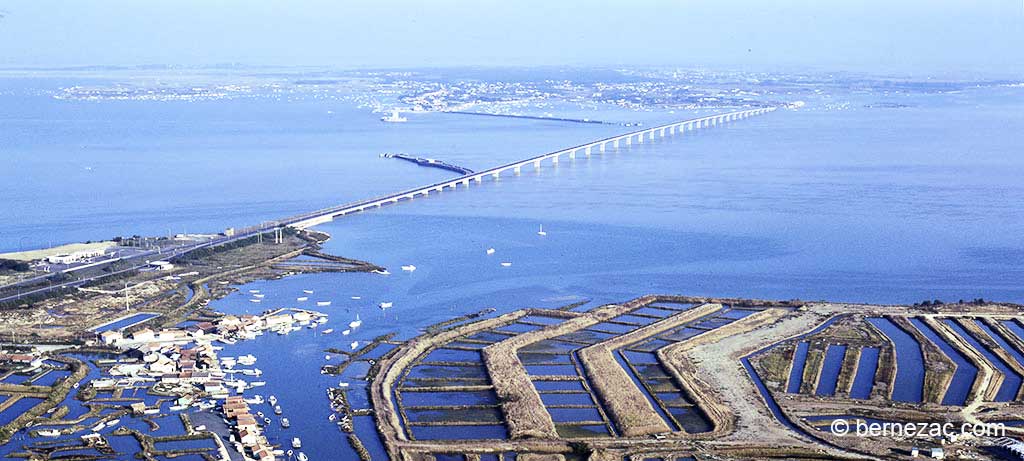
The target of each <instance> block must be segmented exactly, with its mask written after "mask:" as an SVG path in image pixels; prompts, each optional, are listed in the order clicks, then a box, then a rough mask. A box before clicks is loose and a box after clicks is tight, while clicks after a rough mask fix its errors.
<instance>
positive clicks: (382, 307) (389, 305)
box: [379, 302, 395, 310]
mask: <svg viewBox="0 0 1024 461" xmlns="http://www.w3.org/2000/svg"><path fill="white" fill-rule="evenodd" d="M394 304H395V303H393V302H386V303H380V304H379V306H380V310H385V309H390V308H391V306H393V305H394Z"/></svg>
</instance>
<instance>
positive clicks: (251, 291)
mask: <svg viewBox="0 0 1024 461" xmlns="http://www.w3.org/2000/svg"><path fill="white" fill-rule="evenodd" d="M259 292H260V290H249V293H259Z"/></svg>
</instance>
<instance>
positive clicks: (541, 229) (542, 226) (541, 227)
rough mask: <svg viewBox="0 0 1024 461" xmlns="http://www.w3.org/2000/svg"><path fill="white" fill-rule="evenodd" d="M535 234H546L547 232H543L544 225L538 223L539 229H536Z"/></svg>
mask: <svg viewBox="0 0 1024 461" xmlns="http://www.w3.org/2000/svg"><path fill="white" fill-rule="evenodd" d="M537 235H540V236H545V235H548V233H547V232H544V225H543V224H541V225H540V230H539V231H537Z"/></svg>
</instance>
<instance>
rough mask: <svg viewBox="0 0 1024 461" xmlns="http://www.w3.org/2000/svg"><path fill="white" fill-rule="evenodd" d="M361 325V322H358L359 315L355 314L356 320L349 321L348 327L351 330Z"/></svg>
mask: <svg viewBox="0 0 1024 461" xmlns="http://www.w3.org/2000/svg"><path fill="white" fill-rule="evenodd" d="M362 324H363V321H362V320H359V314H356V319H355V320H353V321H351V322H349V323H348V326H349V327H351V328H359V326H360V325H362Z"/></svg>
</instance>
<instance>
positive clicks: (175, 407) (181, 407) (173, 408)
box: [171, 405, 188, 411]
mask: <svg viewBox="0 0 1024 461" xmlns="http://www.w3.org/2000/svg"><path fill="white" fill-rule="evenodd" d="M185 409H188V405H171V411H181V410H185Z"/></svg>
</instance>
